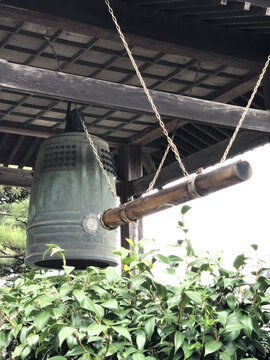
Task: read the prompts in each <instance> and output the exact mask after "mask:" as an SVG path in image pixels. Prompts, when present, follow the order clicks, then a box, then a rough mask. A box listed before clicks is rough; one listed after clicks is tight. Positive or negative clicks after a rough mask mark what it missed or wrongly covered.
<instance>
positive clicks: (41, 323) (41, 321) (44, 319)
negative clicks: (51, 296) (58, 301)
mask: <svg viewBox="0 0 270 360" xmlns="http://www.w3.org/2000/svg"><path fill="white" fill-rule="evenodd" d="M50 316H51V313H50V312H49V311H42V312H41V313H39V314H38V315H37V317H36V318H35V320H34V325H35V328H36V331H40V330H42V329H44V327H45V326H46V325H47V323H48V321H49V319H50Z"/></svg>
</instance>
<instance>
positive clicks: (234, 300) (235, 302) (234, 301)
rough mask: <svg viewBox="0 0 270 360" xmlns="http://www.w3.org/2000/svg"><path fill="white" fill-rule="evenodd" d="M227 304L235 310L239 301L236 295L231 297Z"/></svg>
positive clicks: (228, 298) (227, 299)
mask: <svg viewBox="0 0 270 360" xmlns="http://www.w3.org/2000/svg"><path fill="white" fill-rule="evenodd" d="M226 301H227V304H228V306H229V308H230V309H231V310H235V309H236V305H237V299H236V297H235V296H234V295H229V296H227V298H226Z"/></svg>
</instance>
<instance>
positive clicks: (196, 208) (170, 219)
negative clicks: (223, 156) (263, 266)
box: [144, 145, 270, 267]
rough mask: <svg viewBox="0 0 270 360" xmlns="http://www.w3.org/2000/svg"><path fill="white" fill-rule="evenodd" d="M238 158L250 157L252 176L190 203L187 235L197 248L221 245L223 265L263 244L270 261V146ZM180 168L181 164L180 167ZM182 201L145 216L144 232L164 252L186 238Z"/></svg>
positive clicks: (262, 253) (213, 250)
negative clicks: (181, 226) (180, 226)
mask: <svg viewBox="0 0 270 360" xmlns="http://www.w3.org/2000/svg"><path fill="white" fill-rule="evenodd" d="M234 159H242V160H248V161H249V162H250V164H251V166H252V169H253V175H252V177H251V179H250V180H248V181H246V182H244V183H242V184H239V185H235V186H233V187H231V188H227V189H224V190H221V191H218V192H216V193H214V194H211V195H209V196H206V197H204V198H200V199H196V200H193V201H191V202H189V203H188V205H190V206H191V207H192V209H191V210H189V212H188V213H187V214H186V216H185V219H186V221H187V227H188V228H189V229H190V231H189V233H188V237H189V239H190V240H191V243H192V245H193V248H194V249H195V251H196V253H198V252H204V251H209V252H210V253H211V254H213V255H215V254H216V252H217V251H219V250H222V251H223V256H224V266H226V267H231V266H232V263H233V261H234V259H235V257H236V256H237V255H239V254H241V253H243V252H248V253H250V249H251V248H250V244H258V245H259V256H261V257H264V259H265V260H266V261H267V262H268V264H270V212H269V209H270V145H265V146H262V147H259V148H257V149H255V150H253V151H249V152H247V153H245V154H243V155H242V156H240V157H236V158H234ZM179 171H180V169H179ZM182 206H183V205H180V206H177V207H173V208H171V209H168V210H164V211H161V212H159V213H157V214H155V215H151V216H149V217H146V218H145V219H144V237H147V238H154V239H155V240H156V241H157V243H158V246H159V248H160V249H161V250H162V252H164V253H165V254H167V255H168V254H171V253H173V251H175V248H170V249H168V248H166V244H172V243H173V242H174V243H175V241H176V240H177V239H180V238H183V236H182V234H181V233H180V231H179V230H178V229H177V222H178V221H179V220H180V209H181V207H182Z"/></svg>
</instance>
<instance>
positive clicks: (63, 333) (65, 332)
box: [58, 326, 76, 347]
mask: <svg viewBox="0 0 270 360" xmlns="http://www.w3.org/2000/svg"><path fill="white" fill-rule="evenodd" d="M75 331H76V329H75V328H73V327H71V326H63V327H61V329H60V330H59V333H58V339H59V347H61V345H62V344H63V342H64V341H65V340H66V338H67V337H68V336H70V335H72V334H73V333H74V332H75Z"/></svg>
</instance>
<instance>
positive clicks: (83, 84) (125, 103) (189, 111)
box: [0, 61, 270, 132]
mask: <svg viewBox="0 0 270 360" xmlns="http://www.w3.org/2000/svg"><path fill="white" fill-rule="evenodd" d="M74 84H76V86H74ZM0 87H2V88H4V89H9V90H15V89H16V91H21V92H24V93H31V94H35V95H44V96H45V95H46V96H49V97H52V98H58V99H62V100H67V101H73V102H78V103H86V104H95V105H100V106H104V107H108V108H113V109H118V110H119V109H122V110H131V111H136V112H142V113H152V109H151V107H150V105H149V103H148V100H147V99H146V96H145V94H144V92H143V90H142V89H140V88H137V87H135V86H128V85H123V84H117V83H112V82H108V81H103V80H96V79H91V78H86V77H82V76H77V75H71V74H65V73H59V72H54V71H50V70H44V69H39V68H34V67H30V66H25V65H19V64H11V63H8V62H4V61H2V62H0ZM150 93H151V95H152V97H153V99H154V102H155V103H156V106H157V108H158V110H159V112H160V114H161V115H162V116H165V117H168V118H173V119H180V120H183V119H184V120H187V121H196V122H198V123H202V124H212V125H219V126H228V127H232V128H235V126H236V125H237V123H238V121H239V119H240V117H241V114H242V112H243V108H241V107H239V106H233V105H227V104H221V103H215V102H210V101H206V100H201V99H195V98H191V97H187V96H182V95H176V94H171V93H165V92H160V91H155V90H152V91H150ZM269 120H270V114H269V113H268V112H265V111H261V110H254V109H250V110H249V111H248V114H247V116H246V119H245V121H244V123H243V126H242V127H243V128H245V129H250V130H258V131H264V132H270V121H269ZM0 131H1V128H0ZM25 131H27V130H26V129H25Z"/></svg>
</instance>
